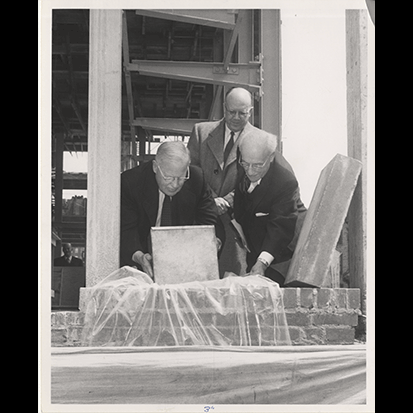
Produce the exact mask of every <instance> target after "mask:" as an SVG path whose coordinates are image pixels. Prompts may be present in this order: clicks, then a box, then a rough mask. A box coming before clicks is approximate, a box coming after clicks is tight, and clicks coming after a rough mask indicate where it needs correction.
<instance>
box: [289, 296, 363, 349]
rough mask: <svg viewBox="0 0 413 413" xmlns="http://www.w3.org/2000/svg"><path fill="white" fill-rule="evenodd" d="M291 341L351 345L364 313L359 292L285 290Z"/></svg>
mask: <svg viewBox="0 0 413 413" xmlns="http://www.w3.org/2000/svg"><path fill="white" fill-rule="evenodd" d="M284 309H285V312H286V316H287V323H288V326H289V330H290V337H291V341H292V343H293V344H295V345H299V344H351V343H353V342H354V334H355V327H356V326H357V324H358V318H359V316H360V315H361V312H360V290H359V289H358V288H320V289H317V288H284Z"/></svg>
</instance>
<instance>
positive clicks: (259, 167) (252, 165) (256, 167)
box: [238, 154, 272, 172]
mask: <svg viewBox="0 0 413 413" xmlns="http://www.w3.org/2000/svg"><path fill="white" fill-rule="evenodd" d="M271 156H272V154H271V155H270V156H269V157H268V158H267V159H266V160H265V162H264V163H248V162H244V161H243V160H242V159H241V158H240V159H239V161H238V162H239V164H240V165H241V166H242V167H243V168H244V169H245V170H246V171H248V169H249V168H251V169H252V170H253V171H255V172H258V171H261V170H262V169H263V168H265V165H266V164H267V162H268V161H269V160H270V158H271Z"/></svg>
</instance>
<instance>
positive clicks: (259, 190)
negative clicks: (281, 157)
mask: <svg viewBox="0 0 413 413" xmlns="http://www.w3.org/2000/svg"><path fill="white" fill-rule="evenodd" d="M273 168H274V161H273V164H272V165H271V167H270V169H269V170H268V172H267V173H266V174H265V176H264V177H263V178H262V180H261V183H260V184H259V185H258V186H257V187H256V188H255V189H254V191H252V193H251V195H252V204H251V213H254V212H255V211H256V209H257V207H258V205H259V204H260V202H261V201H262V199H263V198H264V197H265V195H268V194H269V193H270V192H271V189H272V187H273V180H272V176H273V174H272V169H273Z"/></svg>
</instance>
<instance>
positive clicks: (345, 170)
mask: <svg viewBox="0 0 413 413" xmlns="http://www.w3.org/2000/svg"><path fill="white" fill-rule="evenodd" d="M361 168H362V164H361V162H360V161H358V160H356V159H353V158H349V157H347V156H343V155H340V154H337V155H336V156H335V157H334V158H333V159H332V160H331V161H330V162H329V163H328V164H327V166H326V167H325V168H324V169H323V170H322V171H321V174H320V178H319V180H318V183H317V186H316V189H315V191H314V195H313V198H312V200H311V204H310V206H309V208H308V212H307V215H306V218H305V220H304V224H303V227H302V230H301V233H300V237H299V239H298V242H297V247H296V249H295V252H294V255H293V258H292V260H291V265H290V268H289V270H288V274H287V277H286V280H285V285H286V286H313V287H329V286H331V277H330V276H329V264H330V262H331V260H332V258H333V257H334V254H335V248H336V245H337V242H338V239H339V237H340V232H341V229H342V227H343V224H344V220H345V218H346V215H347V211H348V208H349V205H350V202H351V198H352V195H353V192H354V189H355V187H356V184H357V180H358V177H359V174H360V172H361Z"/></svg>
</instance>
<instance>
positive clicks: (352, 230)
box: [346, 10, 367, 314]
mask: <svg viewBox="0 0 413 413" xmlns="http://www.w3.org/2000/svg"><path fill="white" fill-rule="evenodd" d="M346 65H347V141H348V156H350V157H352V158H355V159H358V160H359V161H361V163H362V165H363V168H362V172H361V174H360V177H359V180H358V183H357V187H356V190H355V191H354V195H353V199H352V201H351V204H350V209H349V212H348V237H349V268H350V287H352V288H360V291H361V310H362V312H363V314H365V309H366V304H365V301H366V226H367V221H366V212H367V198H366V194H367V11H366V10H346Z"/></svg>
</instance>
